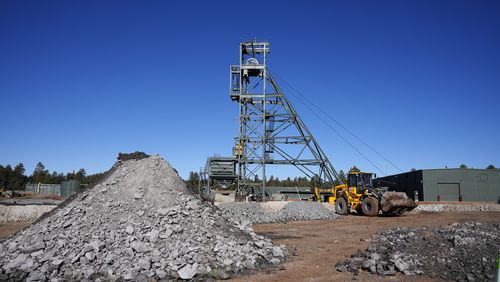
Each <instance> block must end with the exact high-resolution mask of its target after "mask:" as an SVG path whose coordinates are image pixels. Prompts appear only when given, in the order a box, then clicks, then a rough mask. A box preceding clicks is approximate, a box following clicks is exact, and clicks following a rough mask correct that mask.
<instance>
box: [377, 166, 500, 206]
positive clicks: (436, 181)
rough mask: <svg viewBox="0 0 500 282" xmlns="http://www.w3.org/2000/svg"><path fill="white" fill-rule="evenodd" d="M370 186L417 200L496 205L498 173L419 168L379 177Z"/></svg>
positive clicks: (499, 184) (499, 187) (499, 198)
mask: <svg viewBox="0 0 500 282" xmlns="http://www.w3.org/2000/svg"><path fill="white" fill-rule="evenodd" d="M374 185H375V186H376V187H388V189H389V190H391V191H399V192H406V194H407V195H408V196H409V197H411V198H413V199H416V200H419V201H466V202H496V203H500V171H499V170H493V169H468V168H465V169H462V168H451V169H449V168H446V169H422V170H415V171H410V172H405V173H401V174H396V175H391V176H385V177H380V178H377V179H375V180H374Z"/></svg>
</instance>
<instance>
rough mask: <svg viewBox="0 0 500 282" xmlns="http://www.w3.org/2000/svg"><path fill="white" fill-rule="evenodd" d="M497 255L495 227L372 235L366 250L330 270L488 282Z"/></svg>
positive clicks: (499, 242)
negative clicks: (372, 240)
mask: <svg viewBox="0 0 500 282" xmlns="http://www.w3.org/2000/svg"><path fill="white" fill-rule="evenodd" d="M499 254H500V225H499V224H482V223H464V224H458V223H455V224H452V225H450V226H446V227H422V228H410V227H404V228H397V229H392V230H388V231H385V232H382V233H379V234H378V235H375V236H374V243H372V244H371V245H370V246H369V247H368V249H367V250H365V251H358V253H356V254H354V255H352V256H351V258H350V259H347V260H346V261H343V262H340V263H338V264H337V265H336V267H337V270H338V271H342V272H346V271H350V272H354V274H357V273H359V271H361V270H364V271H368V272H371V273H373V274H377V275H380V276H389V275H390V276H392V275H396V274H397V273H398V272H400V273H403V274H404V275H426V276H430V277H432V278H433V279H437V280H456V281H489V280H491V279H493V277H494V275H495V273H496V271H497V270H496V266H497V260H498V255H499Z"/></svg>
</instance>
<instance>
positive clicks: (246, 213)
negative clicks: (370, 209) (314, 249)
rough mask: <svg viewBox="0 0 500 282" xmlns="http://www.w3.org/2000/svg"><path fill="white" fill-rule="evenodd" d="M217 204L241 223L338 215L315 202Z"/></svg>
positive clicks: (326, 217)
mask: <svg viewBox="0 0 500 282" xmlns="http://www.w3.org/2000/svg"><path fill="white" fill-rule="evenodd" d="M217 206H218V207H219V208H220V209H221V211H222V212H223V213H224V214H225V215H226V216H228V217H231V218H233V219H234V220H235V221H237V222H241V223H245V222H250V223H280V222H288V221H295V220H320V219H337V218H339V217H340V216H339V215H338V214H336V213H335V211H333V210H331V209H328V208H326V207H325V206H324V205H323V204H321V203H317V202H275V203H273V202H267V203H257V202H234V203H220V204H218V205H217Z"/></svg>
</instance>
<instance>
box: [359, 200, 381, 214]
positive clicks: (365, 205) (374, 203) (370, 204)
mask: <svg viewBox="0 0 500 282" xmlns="http://www.w3.org/2000/svg"><path fill="white" fill-rule="evenodd" d="M361 211H362V212H363V214H364V215H366V216H376V215H378V200H377V199H375V198H374V197H366V198H364V199H363V202H361Z"/></svg>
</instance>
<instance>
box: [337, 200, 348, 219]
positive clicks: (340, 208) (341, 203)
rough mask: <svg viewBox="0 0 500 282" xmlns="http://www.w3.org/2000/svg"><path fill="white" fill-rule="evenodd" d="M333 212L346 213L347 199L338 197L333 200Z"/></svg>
mask: <svg viewBox="0 0 500 282" xmlns="http://www.w3.org/2000/svg"><path fill="white" fill-rule="evenodd" d="M335 212H336V213H337V214H340V215H346V214H347V212H348V209H347V201H346V199H345V198H344V197H340V198H338V199H337V200H336V201H335Z"/></svg>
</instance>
